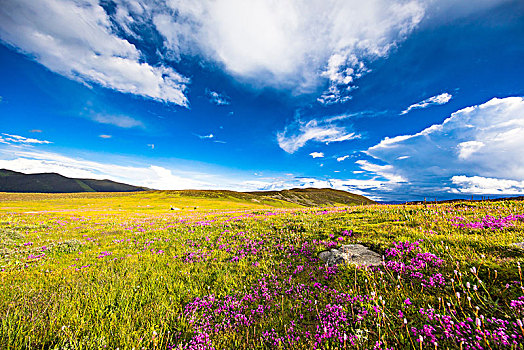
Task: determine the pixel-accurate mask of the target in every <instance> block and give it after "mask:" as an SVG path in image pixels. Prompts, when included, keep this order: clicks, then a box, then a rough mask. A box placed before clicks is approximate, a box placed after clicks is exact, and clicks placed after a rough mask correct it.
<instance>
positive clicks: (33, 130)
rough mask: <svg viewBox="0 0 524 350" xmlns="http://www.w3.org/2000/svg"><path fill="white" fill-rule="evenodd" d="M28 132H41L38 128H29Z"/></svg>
mask: <svg viewBox="0 0 524 350" xmlns="http://www.w3.org/2000/svg"><path fill="white" fill-rule="evenodd" d="M29 132H35V133H39V134H40V133H41V132H42V130H40V129H31V130H29Z"/></svg>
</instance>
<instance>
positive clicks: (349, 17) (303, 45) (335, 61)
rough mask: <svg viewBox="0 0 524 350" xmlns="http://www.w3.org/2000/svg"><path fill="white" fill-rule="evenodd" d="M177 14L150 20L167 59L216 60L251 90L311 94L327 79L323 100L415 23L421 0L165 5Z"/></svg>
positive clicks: (340, 95)
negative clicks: (186, 56)
mask: <svg viewBox="0 0 524 350" xmlns="http://www.w3.org/2000/svg"><path fill="white" fill-rule="evenodd" d="M168 5H169V6H170V7H171V9H172V11H173V12H174V13H176V17H174V16H167V15H165V14H162V15H157V16H155V19H154V23H155V25H156V28H157V30H158V31H159V32H160V33H161V34H162V35H163V36H164V38H165V40H166V47H167V48H168V49H169V50H170V52H171V53H172V55H173V56H174V57H180V56H181V55H182V54H184V53H186V54H187V53H189V54H195V48H198V51H199V52H200V53H202V54H203V55H204V56H206V57H207V58H208V59H210V60H212V61H215V62H219V63H220V64H221V65H222V66H223V67H224V68H225V69H226V70H227V71H229V72H230V73H232V74H233V75H235V76H238V77H240V78H243V79H246V80H248V81H251V82H253V83H254V84H255V85H262V86H273V87H278V88H281V87H283V88H287V89H290V90H293V91H294V92H295V93H300V92H311V91H312V90H314V89H316V88H318V86H320V85H322V84H325V83H326V82H327V85H328V90H327V92H326V93H325V94H324V95H323V97H322V98H321V99H322V100H323V101H325V103H333V102H337V101H344V100H347V98H348V97H347V88H348V87H351V86H352V84H353V83H354V79H358V78H359V77H360V76H361V75H362V74H363V73H365V72H366V71H367V70H366V68H365V61H369V60H373V59H376V58H379V57H384V56H385V55H387V53H388V52H389V51H390V50H391V48H392V47H394V46H395V45H396V44H397V43H398V42H400V41H402V40H403V39H404V38H405V37H406V36H407V35H408V34H409V33H410V32H411V31H412V30H413V29H414V28H415V27H416V26H417V24H418V23H419V22H420V21H421V20H422V18H423V16H424V13H425V7H426V4H425V1H423V0H405V1H398V0H394V1H390V0H369V1H359V0H349V1H336V0H328V1H326V0H312V1H308V2H307V3H304V2H301V1H293V0H290V1H266V0H251V1H243V0H217V1H209V2H207V1H191V2H186V1H180V0H171V1H168Z"/></svg>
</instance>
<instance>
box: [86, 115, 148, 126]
mask: <svg viewBox="0 0 524 350" xmlns="http://www.w3.org/2000/svg"><path fill="white" fill-rule="evenodd" d="M90 118H91V119H92V120H94V121H96V122H98V123H102V124H110V125H114V126H118V127H121V128H134V127H143V126H144V124H142V122H141V121H140V120H136V119H133V118H131V117H129V116H127V115H113V114H95V115H93V116H91V117H90Z"/></svg>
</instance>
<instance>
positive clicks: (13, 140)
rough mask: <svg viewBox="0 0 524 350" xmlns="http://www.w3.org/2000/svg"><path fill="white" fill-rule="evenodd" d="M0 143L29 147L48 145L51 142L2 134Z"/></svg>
mask: <svg viewBox="0 0 524 350" xmlns="http://www.w3.org/2000/svg"><path fill="white" fill-rule="evenodd" d="M0 143H3V144H7V145H13V144H26V145H30V144H50V143H52V142H51V141H47V140H39V139H34V138H28V137H24V136H20V135H11V134H6V133H2V135H0Z"/></svg>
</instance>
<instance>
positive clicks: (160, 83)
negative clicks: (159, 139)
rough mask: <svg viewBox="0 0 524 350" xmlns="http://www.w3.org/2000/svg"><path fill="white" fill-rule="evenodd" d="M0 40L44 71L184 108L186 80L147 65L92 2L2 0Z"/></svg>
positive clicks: (171, 71)
mask: <svg viewBox="0 0 524 350" xmlns="http://www.w3.org/2000/svg"><path fill="white" fill-rule="evenodd" d="M0 38H1V40H2V41H3V42H5V43H7V44H9V45H12V46H14V47H15V48H17V49H18V50H20V51H22V52H23V53H25V54H27V55H29V56H30V57H34V59H35V60H36V61H38V62H39V63H41V64H42V65H44V66H45V67H47V68H48V69H49V70H51V71H53V72H55V73H58V74H61V75H64V76H66V77H68V78H70V79H74V80H77V81H80V82H83V83H86V84H90V83H95V84H99V85H101V86H104V87H106V88H110V89H114V90H117V91H121V92H124V93H131V94H134V95H139V96H143V97H147V98H151V99H154V100H158V101H165V102H172V103H175V104H178V105H181V106H187V104H188V102H187V99H186V97H185V95H184V90H185V88H186V84H187V83H188V82H189V80H188V79H187V78H185V77H183V76H181V75H180V74H178V73H177V72H175V71H174V70H173V69H172V68H170V67H167V66H162V65H160V66H152V65H150V64H148V63H146V62H145V61H144V58H143V55H142V53H141V52H140V51H139V50H138V49H137V48H136V47H135V46H134V45H133V44H131V43H129V42H128V41H127V40H125V39H122V38H120V37H118V36H117V35H116V34H115V32H114V31H113V28H112V24H111V20H110V18H109V16H108V15H107V14H106V12H105V11H104V9H103V8H102V7H101V6H100V5H99V2H98V1H96V0H74V1H66V0H39V1H34V0H4V1H2V6H0Z"/></svg>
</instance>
